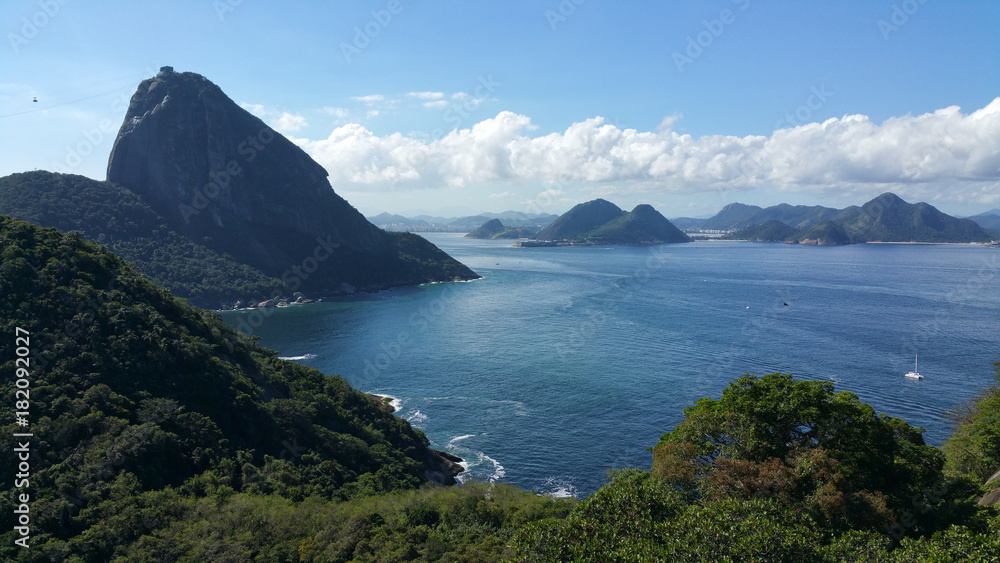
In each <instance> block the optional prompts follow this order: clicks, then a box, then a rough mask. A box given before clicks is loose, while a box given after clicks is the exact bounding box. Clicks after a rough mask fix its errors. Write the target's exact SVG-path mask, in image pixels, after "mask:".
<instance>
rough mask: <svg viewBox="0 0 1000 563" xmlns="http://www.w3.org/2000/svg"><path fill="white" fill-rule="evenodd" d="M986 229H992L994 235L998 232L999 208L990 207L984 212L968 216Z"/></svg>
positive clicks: (999, 227) (999, 230) (999, 231)
mask: <svg viewBox="0 0 1000 563" xmlns="http://www.w3.org/2000/svg"><path fill="white" fill-rule="evenodd" d="M968 219H972V220H973V221H975V222H976V224H978V225H979V226H980V227H982V228H984V229H986V230H987V231H992V232H993V234H994V236H997V235H998V234H1000V209H990V210H989V211H987V212H986V213H980V214H979V215H973V216H972V217H968Z"/></svg>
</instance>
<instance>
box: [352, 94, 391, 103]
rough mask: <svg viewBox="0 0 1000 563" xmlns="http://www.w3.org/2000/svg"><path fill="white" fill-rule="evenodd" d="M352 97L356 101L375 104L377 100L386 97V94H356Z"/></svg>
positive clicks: (379, 100)
mask: <svg viewBox="0 0 1000 563" xmlns="http://www.w3.org/2000/svg"><path fill="white" fill-rule="evenodd" d="M351 99H352V100H354V101H356V102H364V103H366V104H373V103H375V102H381V101H382V100H384V99H385V96H383V95H382V94H369V95H367V96H354V97H353V98H351Z"/></svg>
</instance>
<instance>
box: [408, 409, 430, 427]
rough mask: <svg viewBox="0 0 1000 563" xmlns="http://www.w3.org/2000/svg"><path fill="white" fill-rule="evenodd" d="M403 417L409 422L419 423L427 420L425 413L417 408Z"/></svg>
mask: <svg viewBox="0 0 1000 563" xmlns="http://www.w3.org/2000/svg"><path fill="white" fill-rule="evenodd" d="M404 418H406V420H407V421H409V423H410V424H420V423H421V422H426V421H427V415H426V414H424V413H422V412H420V410H419V409H418V410H415V411H413V414H411V415H410V416H407V417H404Z"/></svg>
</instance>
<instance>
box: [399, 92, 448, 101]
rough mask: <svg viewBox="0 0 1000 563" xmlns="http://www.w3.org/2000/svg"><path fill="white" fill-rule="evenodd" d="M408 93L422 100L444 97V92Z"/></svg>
mask: <svg viewBox="0 0 1000 563" xmlns="http://www.w3.org/2000/svg"><path fill="white" fill-rule="evenodd" d="M406 95H407V96H409V97H411V98H420V99H421V100H438V99H441V98H443V97H444V92H408V93H407V94H406Z"/></svg>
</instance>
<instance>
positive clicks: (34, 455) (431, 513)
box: [0, 217, 1000, 562]
mask: <svg viewBox="0 0 1000 563" xmlns="http://www.w3.org/2000/svg"><path fill="white" fill-rule="evenodd" d="M15 327H21V328H23V329H25V330H27V331H29V332H30V348H31V355H30V358H31V360H30V362H31V364H30V370H29V373H30V376H29V378H28V379H29V380H30V387H29V390H30V415H29V417H28V418H29V419H30V421H31V424H30V427H29V428H27V429H25V428H20V427H18V426H16V425H15V424H13V423H11V422H12V421H13V420H14V412H13V411H14V408H13V407H14V402H13V401H12V400H10V401H5V402H3V403H2V406H0V417H3V418H2V420H3V421H4V422H5V423H7V424H5V425H4V426H2V427H0V430H2V431H3V432H5V433H7V435H8V436H10V435H11V434H13V433H15V432H19V431H22V432H23V431H25V430H30V431H31V432H32V433H33V434H34V436H35V437H34V438H33V439H32V442H31V455H30V458H29V462H30V466H31V471H30V472H31V479H30V486H29V487H27V488H18V489H14V488H13V487H14V484H13V483H12V482H11V481H10V480H6V479H5V480H3V482H2V484H0V512H2V513H3V515H4V518H5V520H4V522H5V523H6V524H7V525H6V527H5V528H4V530H7V531H6V532H5V533H4V534H3V535H2V538H3V539H2V544H0V558H2V559H4V560H12V561H13V560H16V561H88V562H90V561H94V562H97V561H121V562H125V561H129V562H131V561H193V560H203V561H254V560H257V561H288V562H294V561H310V562H327V561H470V562H480V561H500V560H511V561H532V562H534V561H664V560H666V561H706V560H711V561H726V560H729V561H918V560H920V561H924V560H932V561H995V560H998V559H1000V536H998V534H1000V516H998V513H997V510H996V509H995V508H993V507H988V506H983V505H979V504H977V503H976V499H977V498H978V497H979V496H980V495H981V494H982V493H983V492H985V491H986V488H984V487H983V486H982V485H981V484H982V483H983V481H984V479H985V478H986V477H988V476H989V475H991V474H992V473H993V472H994V471H995V470H996V469H997V468H1000V447H998V445H1000V363H998V364H997V366H996V369H997V372H998V384H997V385H996V386H994V387H993V388H991V389H990V390H988V391H987V392H985V393H984V395H983V396H982V397H981V398H980V399H979V400H978V401H976V402H974V403H972V404H971V405H970V406H969V408H968V409H966V410H965V411H964V413H963V415H962V418H961V422H962V424H961V425H960V426H959V428H958V430H957V431H956V434H955V437H954V438H953V439H952V440H950V441H949V443H948V444H947V445H946V447H945V448H944V453H942V451H941V450H938V449H936V448H933V447H931V446H928V445H926V444H924V443H923V438H922V434H921V431H920V429H918V428H913V427H911V426H910V425H908V424H907V423H906V422H904V421H902V420H899V419H895V418H892V417H888V416H885V415H879V414H877V413H876V412H875V411H874V409H872V407H870V406H869V405H866V404H864V403H862V402H860V401H859V400H858V398H857V397H856V396H855V395H853V394H851V393H849V392H843V391H841V392H835V390H834V388H833V385H832V384H831V383H828V382H817V381H796V380H794V379H792V378H791V376H788V375H782V374H771V375H766V376H763V377H757V376H751V375H746V376H744V377H741V378H738V379H737V380H735V381H734V382H732V383H731V384H730V385H729V387H728V388H726V389H725V390H724V391H723V393H722V394H721V396H720V397H719V398H718V399H711V398H705V399H701V400H699V401H698V402H696V403H695V404H694V405H692V406H690V407H688V408H687V409H685V412H684V414H685V418H684V420H683V421H682V422H681V423H679V424H678V425H677V426H676V427H675V428H674V429H673V430H671V431H670V432H668V433H666V434H664V435H663V437H662V438H661V440H660V441H659V443H658V444H656V445H655V447H653V448H652V454H653V462H652V467H651V469H650V470H643V469H631V470H625V471H620V472H617V473H615V474H614V475H613V478H612V480H611V481H610V482H609V483H608V484H607V485H605V486H604V487H602V488H601V489H600V490H599V491H597V492H596V493H594V494H593V495H591V496H590V497H588V498H586V499H585V500H582V501H580V502H574V501H572V500H554V499H549V498H547V497H543V496H538V495H536V494H534V493H531V492H526V491H522V490H519V489H517V488H516V487H512V486H509V485H502V484H485V483H468V484H465V485H463V486H461V487H432V486H429V485H425V484H424V483H425V478H424V471H425V470H426V469H428V454H429V452H430V450H429V449H428V447H427V441H426V438H425V437H424V436H423V435H422V434H421V433H420V432H419V431H416V430H413V429H412V428H411V427H410V426H409V424H408V423H407V422H406V421H404V420H401V419H398V418H396V417H394V416H392V415H391V414H390V413H389V412H387V411H386V410H385V409H383V408H382V407H381V405H380V404H379V403H378V402H377V401H375V400H373V399H372V398H371V397H369V396H367V395H365V394H363V393H360V392H357V391H355V390H353V389H351V388H350V387H349V386H348V385H347V383H346V382H345V381H344V380H343V379H342V378H340V377H335V376H324V375H322V374H320V373H319V372H317V371H315V370H312V369H309V368H306V367H303V366H300V365H296V364H292V363H290V362H285V361H281V360H278V359H277V358H276V355H275V353H273V352H270V351H268V350H265V349H263V348H261V347H259V346H258V345H257V344H256V342H255V341H253V340H249V339H246V338H244V337H242V336H240V335H238V334H237V333H235V332H234V331H232V330H231V329H230V328H228V327H227V326H226V325H225V324H224V323H222V322H221V321H220V320H219V319H218V317H216V316H215V315H213V314H211V313H207V312H204V311H201V310H198V309H195V308H193V307H190V306H188V305H186V304H185V303H183V302H182V301H180V300H177V299H175V298H173V297H171V296H170V295H169V294H168V293H167V292H166V291H165V290H163V289H161V288H159V287H157V286H155V285H154V284H152V283H151V282H150V281H148V280H147V279H146V278H145V277H144V276H142V275H141V274H140V273H139V272H137V271H136V270H135V269H133V268H132V267H131V266H130V265H128V264H127V263H125V262H124V261H123V260H121V259H120V258H118V257H117V256H115V255H113V254H111V253H109V252H107V251H106V250H105V249H103V248H102V247H100V246H98V245H96V244H94V243H91V242H87V241H85V240H83V239H82V238H81V236H80V235H79V234H74V233H70V234H62V233H59V232H57V231H55V230H52V229H42V228H38V227H35V226H33V225H30V224H28V223H24V222H21V221H17V220H13V219H9V218H6V217H0V333H3V334H6V335H8V336H9V337H7V338H4V339H2V340H0V373H3V374H4V377H3V378H2V380H0V393H2V394H3V395H4V396H5V397H11V398H13V397H14V396H15V388H16V384H15V380H16V377H15V376H14V373H15V368H16V366H15V361H14V358H15V357H16V354H15V353H14V346H15V341H14V338H13V337H12V335H14V333H15ZM18 408H20V407H18ZM14 464H15V457H14V456H13V455H5V456H0V473H3V474H4V475H8V476H9V475H13V474H15V472H16V469H15V465H14ZM14 492H18V493H24V492H28V493H30V494H31V503H30V508H31V511H30V518H31V537H30V545H31V548H30V549H22V548H19V547H17V546H16V545H15V544H14V540H15V539H16V538H18V537H19V533H18V532H17V531H16V530H13V524H12V518H13V516H14V512H13V511H14V509H15V507H16V506H17V504H16V503H15V502H14V501H13V498H14V497H13V496H12V493H14Z"/></svg>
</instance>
